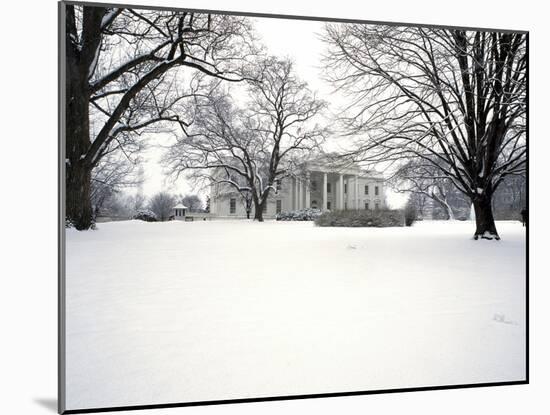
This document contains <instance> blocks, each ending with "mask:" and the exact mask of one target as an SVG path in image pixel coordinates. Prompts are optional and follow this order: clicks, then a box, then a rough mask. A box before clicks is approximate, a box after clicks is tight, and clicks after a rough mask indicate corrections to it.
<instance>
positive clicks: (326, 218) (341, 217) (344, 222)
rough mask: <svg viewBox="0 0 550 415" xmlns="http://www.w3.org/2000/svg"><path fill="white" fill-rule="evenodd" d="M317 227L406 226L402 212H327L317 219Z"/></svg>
mask: <svg viewBox="0 0 550 415" xmlns="http://www.w3.org/2000/svg"><path fill="white" fill-rule="evenodd" d="M315 224H316V225H317V226H341V227H375V228H386V227H391V226H404V225H405V216H404V213H403V211H402V210H391V209H379V210H335V211H332V212H325V213H323V214H322V215H321V216H319V217H318V218H317V219H315Z"/></svg>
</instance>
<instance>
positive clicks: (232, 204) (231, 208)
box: [229, 199, 237, 214]
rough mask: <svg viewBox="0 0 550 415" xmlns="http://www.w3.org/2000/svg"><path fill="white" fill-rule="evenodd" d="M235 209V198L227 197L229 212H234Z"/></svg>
mask: <svg viewBox="0 0 550 415" xmlns="http://www.w3.org/2000/svg"><path fill="white" fill-rule="evenodd" d="M236 211H237V199H229V213H230V214H235V212H236Z"/></svg>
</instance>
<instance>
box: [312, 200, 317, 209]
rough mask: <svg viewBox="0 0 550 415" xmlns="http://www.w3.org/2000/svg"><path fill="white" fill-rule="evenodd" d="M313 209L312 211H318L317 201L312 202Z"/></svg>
mask: <svg viewBox="0 0 550 415" xmlns="http://www.w3.org/2000/svg"><path fill="white" fill-rule="evenodd" d="M311 208H312V209H317V201H316V200H312V201H311Z"/></svg>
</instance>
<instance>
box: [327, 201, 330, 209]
mask: <svg viewBox="0 0 550 415" xmlns="http://www.w3.org/2000/svg"><path fill="white" fill-rule="evenodd" d="M327 209H328V210H330V202H327Z"/></svg>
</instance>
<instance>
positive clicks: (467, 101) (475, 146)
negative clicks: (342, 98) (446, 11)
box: [324, 24, 527, 239]
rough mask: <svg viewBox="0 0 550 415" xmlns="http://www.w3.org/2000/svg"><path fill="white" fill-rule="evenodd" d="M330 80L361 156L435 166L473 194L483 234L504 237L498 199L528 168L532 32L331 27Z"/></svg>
mask: <svg viewBox="0 0 550 415" xmlns="http://www.w3.org/2000/svg"><path fill="white" fill-rule="evenodd" d="M324 40H325V41H326V43H327V45H328V52H327V55H326V57H325V68H326V74H327V78H328V79H329V80H331V81H332V82H334V83H335V84H336V85H337V87H338V88H341V89H343V90H344V91H346V92H347V93H349V94H350V96H351V98H350V99H351V101H350V105H349V108H348V111H346V113H345V115H344V116H343V117H342V121H343V123H344V126H345V128H346V132H347V133H348V134H350V135H356V134H360V138H359V139H358V140H356V142H355V144H356V145H357V150H356V151H355V152H353V154H354V155H355V156H356V157H357V159H361V160H365V161H371V162H375V163H378V162H386V163H388V164H391V163H396V162H398V163H401V162H403V160H404V159H422V160H425V161H427V162H429V163H432V164H434V165H435V166H436V167H437V168H438V169H440V170H441V171H442V172H443V173H444V175H445V176H446V177H447V178H448V179H449V180H451V181H452V182H453V184H454V186H456V188H458V189H459V190H460V191H461V192H463V193H464V194H465V195H467V196H468V197H469V199H470V200H471V202H472V203H473V206H474V209H475V213H476V231H475V234H474V238H475V239H478V238H479V237H483V238H488V239H492V238H496V239H499V236H498V233H497V230H496V226H495V222H494V218H493V212H492V209H491V199H492V196H493V194H494V192H495V190H496V189H497V188H498V186H499V184H500V183H502V181H503V180H504V178H505V177H506V176H508V175H511V174H518V173H520V172H522V171H524V170H525V164H526V94H527V90H526V84H527V55H526V42H527V35H526V34H525V33H506V32H474V31H464V30H455V29H438V28H422V27H402V26H393V27H389V26H381V25H376V26H375V25H365V24H328V25H326V31H325V35H324Z"/></svg>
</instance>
